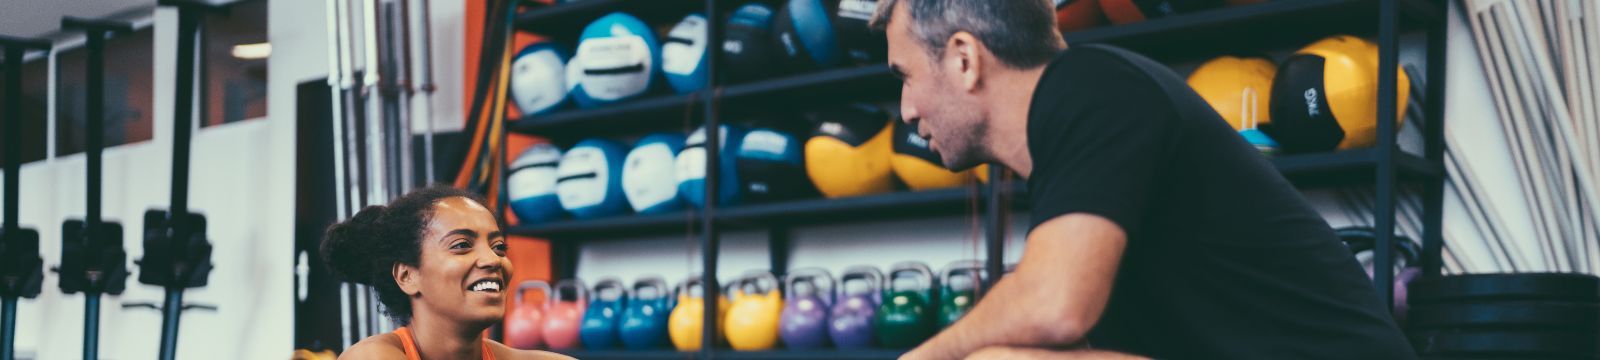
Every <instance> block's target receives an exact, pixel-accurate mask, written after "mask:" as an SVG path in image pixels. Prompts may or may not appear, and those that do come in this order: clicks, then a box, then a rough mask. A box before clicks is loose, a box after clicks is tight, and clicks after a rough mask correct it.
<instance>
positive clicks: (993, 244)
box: [982, 163, 1010, 289]
mask: <svg viewBox="0 0 1600 360" xmlns="http://www.w3.org/2000/svg"><path fill="white" fill-rule="evenodd" d="M1004 173H1005V167H1004V166H1001V165H1000V164H999V163H995V164H990V165H989V183H988V184H985V185H984V186H983V189H984V190H983V195H984V196H983V199H984V208H985V210H984V216H983V229H984V233H985V236H984V247H985V249H986V251H985V254H986V255H985V259H984V262H983V268H984V271H985V272H986V274H987V275H989V276H988V277H985V278H984V282H985V284H983V287H982V288H984V289H990V288H993V286H994V284H995V283H996V282H999V281H1000V278H1001V277H1002V276H1005V274H1006V269H1005V266H1006V265H1005V262H1006V259H1005V245H1006V234H1005V225H1007V224H1006V223H1005V222H1006V221H1007V219H1006V217H1005V216H1003V213H1002V212H1003V211H1005V210H1006V209H1004V208H1003V207H1002V206H1001V201H1000V198H1001V197H1002V196H1009V195H1010V194H1009V193H1008V190H1009V189H1010V184H1008V182H1007V181H1005V180H1004V178H1003V177H1002V176H1001V175H1003V174H1004Z"/></svg>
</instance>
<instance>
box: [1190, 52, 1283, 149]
mask: <svg viewBox="0 0 1600 360" xmlns="http://www.w3.org/2000/svg"><path fill="white" fill-rule="evenodd" d="M1277 71H1278V68H1277V65H1274V64H1273V63H1272V61H1271V60H1267V59H1265V58H1259V57H1244V58H1241V57H1233V56H1223V57H1218V58H1215V59H1211V60H1210V61H1207V62H1206V63H1205V64H1202V65H1200V68H1198V69H1195V71H1194V73H1192V74H1189V87H1191V88H1194V91H1195V92H1196V93H1199V94H1200V97H1201V98H1204V99H1205V100H1206V102H1207V103H1210V104H1211V108H1212V109H1216V111H1217V114H1218V115H1222V118H1223V119H1225V120H1227V121H1228V125H1230V126H1233V129H1234V130H1235V131H1238V132H1239V134H1240V135H1241V136H1243V137H1244V138H1245V140H1246V141H1248V142H1250V145H1253V146H1255V147H1256V150H1259V151H1261V152H1262V153H1263V154H1268V155H1272V154H1275V153H1276V152H1277V150H1278V143H1277V142H1276V141H1273V140H1272V138H1271V137H1269V136H1267V135H1266V134H1264V133H1262V132H1261V130H1259V129H1258V128H1257V127H1258V126H1260V125H1264V124H1268V123H1271V122H1272V117H1270V116H1268V113H1269V111H1268V109H1269V108H1270V107H1269V104H1270V103H1271V100H1272V97H1271V96H1269V93H1270V92H1271V90H1272V78H1273V75H1274V73H1276V72H1277Z"/></svg>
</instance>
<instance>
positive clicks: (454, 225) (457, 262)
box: [413, 197, 511, 323]
mask: <svg viewBox="0 0 1600 360" xmlns="http://www.w3.org/2000/svg"><path fill="white" fill-rule="evenodd" d="M422 236H423V237H422V253H421V258H420V261H419V264H418V265H419V266H418V269H417V274H415V276H416V277H417V278H416V279H414V280H415V282H413V284H415V285H416V286H415V288H416V289H417V290H418V292H417V293H416V294H414V295H413V299H416V300H420V302H421V304H419V305H421V306H413V308H422V307H426V308H427V311H430V312H433V313H436V314H439V315H443V317H444V318H447V319H458V320H462V321H467V322H483V323H494V322H498V321H500V319H501V318H502V317H504V316H505V304H504V303H505V296H506V295H505V294H506V291H507V285H506V282H507V281H508V280H509V279H510V278H511V261H510V260H508V259H506V239H505V234H503V233H501V232H500V226H499V225H498V224H497V223H496V222H495V218H494V214H493V213H491V212H489V209H487V208H484V207H483V206H482V205H479V204H478V203H477V202H474V201H472V200H468V199H466V198H461V197H451V198H446V199H443V200H440V201H439V202H438V203H435V204H434V207H433V219H431V221H429V222H428V225H427V227H426V229H425V230H424V231H423V235H422ZM414 301H415V300H414Z"/></svg>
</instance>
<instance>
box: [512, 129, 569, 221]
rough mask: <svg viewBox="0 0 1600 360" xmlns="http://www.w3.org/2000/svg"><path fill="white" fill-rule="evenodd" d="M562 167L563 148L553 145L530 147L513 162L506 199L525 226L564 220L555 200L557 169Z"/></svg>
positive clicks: (558, 203)
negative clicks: (559, 219) (507, 198)
mask: <svg viewBox="0 0 1600 360" xmlns="http://www.w3.org/2000/svg"><path fill="white" fill-rule="evenodd" d="M559 164H561V148H557V147H556V146H555V145H550V144H537V145H534V146H531V147H528V150H524V151H523V152H522V154H521V155H517V160H516V161H513V162H511V175H509V176H507V178H506V195H507V197H509V198H510V200H511V201H510V202H511V212H512V213H514V214H517V219H519V220H521V221H522V223H523V224H533V223H539V222H545V221H550V220H555V219H558V218H561V217H562V216H563V215H565V214H566V212H565V211H563V210H562V209H561V200H560V199H559V198H558V197H557V196H556V166H557V165H559Z"/></svg>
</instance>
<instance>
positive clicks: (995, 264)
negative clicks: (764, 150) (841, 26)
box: [509, 0, 1448, 359]
mask: <svg viewBox="0 0 1600 360" xmlns="http://www.w3.org/2000/svg"><path fill="white" fill-rule="evenodd" d="M739 2H741V1H738V0H652V1H631V0H585V1H580V2H574V3H568V4H558V5H534V6H535V7H533V8H530V9H527V10H525V11H523V12H521V13H520V14H518V16H517V20H516V26H517V27H518V29H519V30H521V31H526V32H530V33H537V34H543V35H546V36H549V37H551V38H554V39H556V40H558V41H567V42H568V43H570V42H571V41H572V40H575V39H576V37H577V33H578V32H579V31H580V29H581V28H582V26H583V25H584V23H585V22H587V21H590V20H592V19H595V18H598V17H599V16H602V15H604V14H607V13H610V12H613V11H627V12H629V13H632V14H634V15H636V16H641V17H642V18H644V19H645V20H646V22H652V23H658V21H662V20H670V19H671V18H672V17H675V16H681V15H683V14H686V13H688V12H690V11H698V12H701V13H704V14H721V13H723V11H720V10H719V9H726V8H731V7H732V6H734V5H736V4H737V3H739ZM1447 9H1448V7H1447V6H1446V4H1444V3H1443V1H1442V0H1276V1H1271V2H1266V3H1261V4H1255V5H1247V6H1239V7H1230V8H1222V9H1214V10H1208V11H1204V12H1198V13H1193V14H1184V15H1179V16H1172V17H1167V18H1160V19H1154V20H1149V21H1145V22H1141V23H1135V24H1128V25H1120V26H1110V27H1102V28H1095V29H1089V30H1084V31H1077V32H1069V33H1066V34H1065V37H1066V39H1067V42H1068V43H1069V44H1083V43H1106V44H1112V45H1116V46H1121V47H1124V48H1127V49H1131V50H1134V51H1137V52H1140V53H1142V54H1145V55H1146V56H1150V57H1151V58H1154V59H1156V60H1159V61H1164V62H1182V61H1194V60H1200V59H1204V58H1209V57H1213V56H1218V55H1224V54H1234V53H1258V52H1260V51H1261V50H1263V49H1283V48H1292V47H1295V46H1299V45H1303V44H1306V43H1310V42H1312V41H1315V40H1317V39H1320V38H1322V37H1325V36H1328V35H1334V34H1353V35H1358V36H1366V37H1375V38H1377V42H1378V44H1379V54H1380V55H1379V65H1380V69H1381V70H1380V73H1379V81H1380V83H1395V82H1396V79H1397V75H1396V71H1397V69H1398V54H1399V34H1400V33H1401V32H1402V31H1424V32H1426V33H1427V73H1426V75H1425V78H1426V79H1427V80H1428V81H1427V88H1426V90H1425V93H1426V94H1432V95H1435V96H1427V97H1425V103H1424V104H1423V105H1422V106H1423V109H1424V114H1426V117H1427V118H1426V119H1425V120H1424V121H1423V122H1422V123H1423V129H1422V130H1423V131H1422V132H1423V137H1424V140H1425V141H1424V142H1425V144H1424V145H1425V148H1424V154H1423V155H1422V156H1416V155H1412V154H1407V153H1404V152H1401V151H1399V147H1398V146H1397V143H1396V137H1397V135H1396V133H1397V132H1396V131H1395V130H1396V126H1397V124H1396V123H1395V122H1393V121H1379V126H1378V129H1379V130H1378V134H1379V135H1378V142H1377V143H1378V145H1376V146H1374V147H1372V148H1367V149H1359V150H1348V151H1339V152H1332V153H1317V154H1297V155H1285V156H1279V157H1276V158H1273V159H1271V162H1272V164H1273V165H1274V166H1275V167H1276V168H1277V169H1278V170H1279V171H1280V172H1281V173H1282V174H1283V175H1284V176H1285V177H1286V178H1288V179H1289V180H1290V181H1291V182H1293V183H1294V184H1295V185H1296V186H1299V187H1302V188H1318V187H1338V186H1374V187H1375V188H1376V193H1377V199H1376V204H1377V208H1376V209H1375V210H1374V212H1375V213H1374V214H1373V216H1374V217H1375V219H1374V220H1375V223H1376V227H1377V233H1378V239H1377V241H1378V243H1379V244H1380V246H1378V247H1377V249H1378V250H1377V254H1376V256H1375V257H1376V259H1377V260H1376V261H1377V262H1378V264H1376V265H1375V268H1378V269H1387V268H1391V265H1390V264H1388V262H1389V259H1390V254H1388V252H1390V251H1392V249H1393V246H1392V245H1393V241H1394V240H1393V237H1392V236H1391V235H1390V234H1393V232H1394V217H1395V207H1394V205H1395V202H1394V198H1395V193H1396V189H1397V187H1396V185H1397V183H1399V182H1407V183H1412V184H1418V185H1421V187H1422V188H1423V189H1424V191H1423V200H1424V201H1423V204H1424V206H1423V222H1424V225H1423V249H1424V255H1425V256H1424V258H1423V263H1422V266H1423V273H1424V276H1437V275H1439V274H1440V269H1441V263H1440V253H1441V252H1440V251H1441V246H1442V243H1443V239H1442V237H1441V234H1440V230H1441V227H1442V224H1441V223H1442V216H1441V215H1442V208H1443V187H1444V171H1443V162H1442V160H1443V150H1444V146H1443V144H1444V141H1443V133H1444V116H1443V115H1444V113H1443V109H1444V100H1443V96H1438V95H1442V94H1443V92H1444V88H1445V87H1444V86H1445V81H1444V69H1445V40H1446V36H1447V31H1448V30H1447V28H1446V26H1447V24H1446V17H1445V16H1446V11H1447ZM711 18H712V19H717V18H719V17H718V16H711ZM708 23H709V28H708V31H710V33H711V37H710V38H709V39H708V41H709V43H711V44H717V43H720V41H721V39H720V34H719V33H720V32H721V30H720V29H719V27H720V25H721V24H720V23H719V21H710V22H708ZM710 54H711V58H710V59H709V61H708V62H709V65H710V69H709V71H710V73H712V74H716V71H715V69H716V67H717V65H718V63H719V60H720V59H718V57H719V56H717V55H718V52H717V51H712V52H711V53H710ZM708 81H710V82H711V84H710V86H708V88H709V89H711V90H706V91H702V92H700V93H695V94H685V95H654V96H649V97H646V98H643V99H635V100H633V101H628V102H624V103H620V104H614V105H611V106H607V107H603V108H597V109H582V110H567V111H562V112H558V113H554V114H548V115H542V116H539V117H535V118H525V119H518V120H515V121H513V122H512V123H511V124H510V125H509V126H510V129H512V130H513V131H516V132H519V133H525V134H535V135H539V136H545V137H549V138H551V139H553V140H555V141H556V142H558V143H569V142H572V141H576V140H577V139H578V138H581V137H588V136H606V135H611V136H623V135H636V134H643V133H647V132H651V131H664V130H682V129H681V127H682V126H683V125H684V124H683V123H680V122H676V121H662V120H661V119H666V118H676V117H682V116H683V115H684V114H685V113H686V112H689V113H694V114H696V116H698V117H699V118H700V121H699V122H698V123H697V124H705V125H708V126H710V127H715V126H717V125H718V124H719V123H721V120H722V119H720V118H719V114H720V113H721V110H733V111H737V110H740V109H785V108H794V107H795V105H794V104H791V103H792V102H793V100H794V99H796V98H800V97H796V96H794V95H797V94H804V95H805V96H804V98H808V99H816V100H817V101H821V102H841V103H842V102H846V101H876V100H883V101H892V100H894V99H895V98H897V96H898V83H897V82H896V80H895V79H894V78H893V77H892V76H891V75H890V74H889V72H888V68H887V67H886V66H884V65H870V66H860V67H850V68H839V69H828V70H820V71H815V72H811V73H806V74H797V75H791V76H786V77H779V78H775V79H769V80H763V81H756V82H749V83H737V84H728V83H723V81H722V79H721V78H720V77H719V76H715V75H714V76H712V77H711V79H709V80H708ZM824 89H825V90H826V91H818V90H824ZM1395 91H1396V90H1395V88H1393V87H1381V89H1380V91H1379V95H1378V97H1379V99H1378V109H1377V113H1378V114H1379V119H1390V117H1387V116H1383V114H1395V113H1396V112H1395V109H1396V106H1397V105H1398V104H1397V103H1396V101H1395V99H1396V97H1395ZM711 94H715V98H713V96H711ZM817 101H807V102H806V103H804V104H800V106H801V107H804V106H814V105H818V104H817ZM695 109H698V110H699V111H698V112H695V111H694V110H695ZM617 129H626V130H624V131H619V130H617ZM717 134H718V132H716V131H709V132H707V135H708V137H709V138H708V140H707V142H706V143H707V144H708V147H709V148H708V151H707V157H708V159H707V161H706V164H707V166H708V167H709V168H708V169H707V181H706V183H707V184H706V185H707V186H708V189H715V188H716V186H717V185H716V183H717V181H718V180H719V179H718V175H717V174H718V171H717V170H716V167H717V166H718V164H719V161H717V159H716V158H715V157H716V156H718V153H719V151H718V150H717V149H716V146H717V144H718V143H719V142H718V141H717V140H716V136H717ZM991 168H992V169H991V174H990V175H991V176H990V178H991V179H996V180H995V181H991V182H989V183H987V184H984V185H978V186H977V188H976V189H972V188H953V189H945V190H933V191H921V192H896V193H889V194H882V195H874V196H866V197H858V198H846V199H805V200H794V201H787V202H780V203H768V204H751V205H735V206H729V207H719V206H715V205H711V206H707V207H706V208H705V209H698V210H696V209H690V210H685V211H681V212H676V213H669V214H660V215H626V216H619V217H612V218H602V219H592V220H565V221H557V222H550V223H541V224H530V225H520V226H517V227H514V228H513V229H512V233H515V234H519V235H525V236H533V237H540V238H545V239H548V240H550V241H551V250H552V251H551V258H552V263H553V269H552V270H553V271H552V273H553V275H554V276H555V277H556V278H568V277H572V276H573V275H575V273H576V268H577V264H576V263H575V260H576V257H577V256H576V255H577V248H578V247H579V246H580V245H582V244H584V243H589V242H596V241H606V240H608V239H614V238H618V237H627V236H638V235H663V234H682V233H685V232H688V233H691V234H698V235H699V237H700V246H701V252H702V256H701V259H702V261H703V262H702V269H700V273H701V274H704V276H706V277H707V279H706V280H707V281H712V282H714V283H719V282H716V281H717V279H716V274H717V258H718V256H717V255H718V253H717V249H718V245H719V243H720V238H719V235H720V233H721V232H722V231H724V230H728V229H742V230H749V229H766V230H767V231H768V234H769V236H768V241H769V242H771V245H772V246H771V247H770V249H771V254H770V258H771V265H772V269H771V270H772V271H773V272H774V273H779V274H781V273H784V272H785V271H786V270H787V267H788V264H787V261H788V260H787V259H788V246H787V242H788V231H789V229H790V228H791V227H795V226H803V225H818V224H839V223H847V222H871V221H883V220H891V219H904V218H926V217H934V216H949V215H959V214H966V213H968V212H969V211H970V210H969V209H971V208H972V205H973V202H974V201H976V202H977V204H981V206H979V207H981V208H982V209H983V210H982V211H980V212H981V213H982V214H983V216H982V217H983V220H982V222H983V227H984V234H986V235H985V245H986V246H985V248H986V251H985V252H986V255H985V256H986V263H985V265H986V267H987V268H988V270H989V273H991V274H1001V273H1002V271H1001V269H1002V267H1003V264H1002V261H1003V259H1004V257H1003V256H1002V255H1003V254H1002V251H1003V249H1004V246H1003V245H1004V242H1005V228H1004V227H1005V225H1006V224H1007V221H1008V219H1006V218H1005V217H1004V216H1005V215H1004V213H1005V212H1004V211H1001V210H1004V209H1002V207H1006V206H1010V207H1012V208H1014V209H1026V208H1027V204H1026V202H1025V201H1017V200H1023V199H1022V198H1023V197H1021V196H1018V195H1020V194H1022V193H1024V192H1025V191H1026V189H1024V188H1023V186H1021V184H1020V183H1017V182H1015V181H1011V182H1007V181H1000V180H999V179H1002V177H1001V176H1000V175H1001V174H1000V172H1001V170H1000V169H999V168H998V167H991ZM706 193H707V194H708V197H711V199H708V200H707V202H708V203H710V204H716V200H715V196H716V195H715V194H716V193H717V192H716V191H707V192H706ZM1393 275H1394V274H1391V273H1388V272H1378V273H1377V275H1376V278H1375V279H1374V284H1375V287H1376V288H1377V290H1378V293H1379V295H1380V296H1382V297H1383V298H1384V299H1389V298H1390V297H1391V296H1390V295H1391V292H1392V289H1391V288H1390V286H1388V285H1387V284H1391V283H1392V277H1393ZM997 278H998V277H991V279H989V281H994V280H997ZM717 290H718V289H717V287H715V286H712V287H707V288H706V292H707V293H706V296H708V297H715V296H717V294H716V292H717ZM705 304H706V307H707V309H706V310H705V314H706V319H705V323H706V324H711V325H709V326H705V327H704V329H703V331H704V336H703V339H707V340H705V341H706V342H707V344H705V345H706V346H702V350H700V351H697V352H678V351H672V350H659V351H620V350H617V351H588V350H573V351H568V352H566V353H568V354H570V355H574V356H576V357H580V358H584V359H612V358H628V359H685V358H703V359H711V358H725V359H815V358H832V359H893V358H896V357H898V356H899V355H900V354H901V353H902V352H903V350H896V349H872V350H821V351H784V350H775V351H757V352H739V351H733V350H730V349H726V348H719V347H716V346H711V344H709V342H710V340H709V339H712V338H713V336H712V335H711V334H714V331H716V330H715V327H716V326H717V325H716V321H714V319H713V318H712V315H711V314H715V313H716V311H715V308H714V307H715V306H716V302H714V301H708V302H705Z"/></svg>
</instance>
